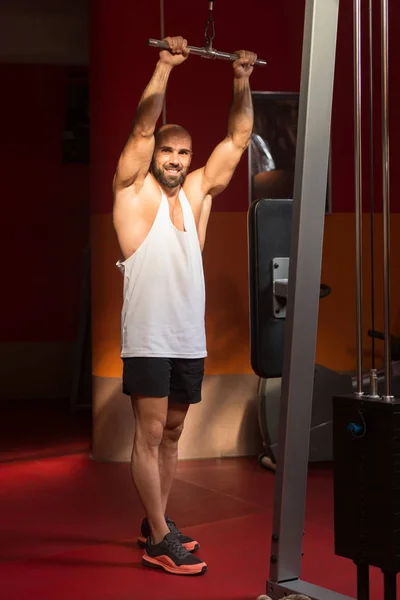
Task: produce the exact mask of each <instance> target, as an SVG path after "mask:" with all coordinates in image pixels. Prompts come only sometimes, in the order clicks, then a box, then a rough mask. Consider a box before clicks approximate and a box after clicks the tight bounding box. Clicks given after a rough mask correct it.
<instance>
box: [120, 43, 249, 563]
mask: <svg viewBox="0 0 400 600" xmlns="http://www.w3.org/2000/svg"><path fill="white" fill-rule="evenodd" d="M166 41H167V42H168V45H169V50H163V51H161V52H160V56H159V60H158V62H157V65H156V68H155V71H154V73H153V76H152V78H151V80H150V82H149V84H148V86H147V87H146V89H145V91H144V93H143V95H142V98H141V100H140V103H139V106H138V108H137V111H136V114H135V117H134V121H133V126H132V130H131V133H130V136H129V138H128V140H127V143H126V145H125V147H124V149H123V151H122V153H121V156H120V158H119V161H118V165H117V169H116V173H115V176H114V184H113V190H114V226H115V229H116V233H117V237H118V241H119V245H120V248H121V252H122V255H123V257H124V258H123V260H121V261H119V262H118V266H119V267H120V268H121V270H122V272H123V274H124V302H123V308H122V323H121V335H122V349H121V357H122V359H123V391H124V393H125V394H127V395H129V396H131V399H132V406H133V411H134V416H135V425H136V426H135V438H134V444H133V452H132V461H131V470H132V478H133V481H134V484H135V487H136V489H137V491H138V494H139V497H140V499H141V502H142V504H143V507H144V510H145V513H146V518H145V519H144V520H143V522H142V527H141V536H140V537H139V543H141V545H142V546H144V547H145V552H144V555H143V563H144V564H145V565H146V566H149V567H158V568H162V569H164V570H165V571H167V572H168V573H172V574H186V575H195V574H200V573H204V572H205V571H206V570H207V565H206V564H205V563H204V562H203V561H202V560H200V559H199V558H198V557H197V556H195V555H194V554H193V552H194V551H195V550H198V549H199V547H200V546H199V544H198V542H197V541H196V540H192V539H191V538H188V537H186V536H183V535H182V534H181V533H180V531H179V530H178V529H177V527H176V526H175V524H174V523H173V522H172V521H171V520H170V519H168V517H166V514H165V513H166V507H167V501H168V496H169V492H170V489H171V485H172V482H173V479H174V475H175V469H176V464H177V456H178V440H179V437H180V435H181V433H182V429H183V424H184V420H185V417H186V414H187V411H188V408H189V406H190V404H194V403H197V402H200V400H201V387H202V380H203V375H204V359H205V357H206V355H207V351H206V338H205V325H204V312H205V290H204V275H203V263H202V250H203V247H204V241H205V237H206V229H207V222H208V218H209V214H210V210H211V203H212V200H213V198H215V196H217V195H218V194H220V193H221V192H222V191H223V190H224V189H225V188H226V186H227V185H228V183H229V181H230V180H231V178H232V175H233V173H234V171H235V169H236V166H237V164H238V163H239V160H240V158H241V156H242V154H243V152H244V151H245V150H246V148H247V146H248V143H249V140H250V136H251V132H252V127H253V106H252V98H251V92H250V86H249V77H250V74H251V73H252V71H253V66H254V63H255V61H256V58H257V57H256V55H255V54H253V53H251V52H245V51H241V52H240V53H239V54H240V58H239V59H238V60H237V61H236V62H235V63H234V64H233V71H234V84H233V99H232V105H231V108H230V113H229V120H228V132H227V136H226V138H225V139H224V140H223V141H222V142H221V143H220V144H219V145H218V146H217V147H216V148H215V150H214V151H213V153H212V154H211V156H210V158H209V160H208V161H207V164H206V165H205V166H204V167H203V168H202V169H199V170H197V171H194V172H192V173H190V174H188V171H189V167H190V163H191V159H192V141H191V137H190V135H189V133H188V132H187V131H186V130H185V129H183V127H180V126H178V125H164V126H163V127H161V128H160V129H158V130H157V131H155V129H156V124H157V121H158V119H159V117H160V114H161V111H162V107H163V102H164V97H165V93H166V88H167V83H168V79H169V77H170V75H171V72H172V70H173V69H174V68H175V67H177V66H178V65H180V64H182V63H184V62H185V61H186V60H187V58H188V56H189V50H188V48H187V41H186V40H184V39H183V38H182V37H167V38H166Z"/></svg>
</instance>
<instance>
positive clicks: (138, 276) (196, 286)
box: [117, 190, 207, 358]
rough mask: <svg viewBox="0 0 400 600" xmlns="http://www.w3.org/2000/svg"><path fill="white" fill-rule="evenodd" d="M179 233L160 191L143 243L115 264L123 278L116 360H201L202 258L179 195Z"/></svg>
mask: <svg viewBox="0 0 400 600" xmlns="http://www.w3.org/2000/svg"><path fill="white" fill-rule="evenodd" d="M179 200H180V203H181V207H182V213H183V222H184V229H185V231H180V230H178V229H177V228H176V227H175V226H174V225H173V223H172V221H171V218H170V214H169V203H168V200H167V198H166V196H165V194H164V193H163V192H162V191H161V203H160V207H159V209H158V212H157V215H156V218H155V220H154V223H153V226H152V228H151V229H150V232H149V234H148V235H147V237H146V239H145V241H144V242H143V243H142V245H141V246H140V247H139V248H138V250H137V251H136V252H134V254H132V256H130V257H129V258H128V259H127V260H125V261H118V262H117V266H118V267H119V268H120V269H121V271H122V273H123V275H124V287H123V290H124V291H123V307H122V315H121V357H130V356H132V357H134V356H142V357H164V358H204V357H205V356H207V350H206V335H205V322H204V319H205V285H204V271H203V259H202V254H201V249H200V244H199V238H198V234H197V228H196V223H195V220H194V216H193V212H192V209H191V206H190V204H189V202H188V200H187V198H186V195H185V193H184V191H183V190H181V191H180V193H179Z"/></svg>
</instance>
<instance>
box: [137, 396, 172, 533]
mask: <svg viewBox="0 0 400 600" xmlns="http://www.w3.org/2000/svg"><path fill="white" fill-rule="evenodd" d="M132 406H133V411H134V414H135V421H136V422H135V439H134V443H133V451H132V460H131V473H132V479H133V482H134V484H135V487H136V489H137V491H138V494H139V497H140V500H141V502H142V504H143V508H144V510H145V513H146V516H147V519H148V521H149V525H150V528H151V532H152V539H153V543H155V544H158V543H159V542H161V541H162V540H163V538H164V537H165V535H166V534H167V533H169V529H168V526H167V524H166V522H165V517H164V509H163V503H162V495H161V482H160V471H159V447H160V444H161V442H162V439H163V433H164V427H165V424H166V421H167V407H168V398H143V397H136V398H132Z"/></svg>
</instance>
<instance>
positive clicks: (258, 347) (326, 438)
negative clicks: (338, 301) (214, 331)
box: [248, 199, 400, 470]
mask: <svg viewBox="0 0 400 600" xmlns="http://www.w3.org/2000/svg"><path fill="white" fill-rule="evenodd" d="M292 204H293V201H292V200H268V199H263V200H257V201H255V202H253V204H252V205H251V206H250V208H249V213H248V240H249V243H248V247H249V284H250V307H251V309H250V341H251V365H252V369H253V371H254V372H255V373H256V374H257V375H258V376H259V377H260V382H259V388H258V395H259V413H258V414H259V425H260V430H261V434H262V439H263V446H264V453H263V454H261V455H260V457H259V460H260V464H261V465H262V466H264V467H267V468H269V469H272V470H275V468H276V462H277V457H278V432H279V408H280V396H281V377H282V369H283V355H284V336H285V331H284V330H285V321H286V302H287V289H288V272H289V260H290V257H289V253H290V242H291V231H292ZM330 293H331V289H330V287H329V286H328V285H326V284H321V285H320V299H321V298H325V297H326V296H328V295H329V294H330ZM368 333H369V336H370V337H371V338H372V339H373V340H375V339H376V338H377V339H383V334H382V333H380V332H377V331H372V330H370V331H369V332H368ZM391 354H392V359H393V363H392V367H393V371H394V373H395V375H396V383H397V385H400V378H399V375H400V339H399V338H395V337H393V338H392V350H391ZM374 376H375V377H376V380H377V384H378V385H381V384H382V383H383V379H384V377H383V376H384V370H383V369H381V370H379V371H378V370H376V371H374ZM370 379H371V374H370V372H365V373H363V383H362V385H363V390H364V391H366V390H368V389H369V385H370ZM356 385H357V377H356V374H355V373H340V372H336V371H334V370H332V369H328V368H327V367H324V366H322V365H318V364H317V365H315V370H314V386H313V404H312V416H311V429H310V450H309V460H310V462H321V461H331V460H332V459H333V438H332V419H333V415H332V395H342V394H347V393H349V394H351V393H352V391H353V390H354V389H355V388H356Z"/></svg>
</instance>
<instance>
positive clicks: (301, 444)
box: [267, 0, 399, 600]
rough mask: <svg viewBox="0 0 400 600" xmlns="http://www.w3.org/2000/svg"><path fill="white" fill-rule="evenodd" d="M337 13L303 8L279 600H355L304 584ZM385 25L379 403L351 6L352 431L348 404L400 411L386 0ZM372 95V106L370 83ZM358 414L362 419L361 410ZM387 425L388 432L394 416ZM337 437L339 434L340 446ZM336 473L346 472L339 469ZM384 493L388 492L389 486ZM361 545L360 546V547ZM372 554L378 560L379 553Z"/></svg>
mask: <svg viewBox="0 0 400 600" xmlns="http://www.w3.org/2000/svg"><path fill="white" fill-rule="evenodd" d="M338 9H339V0H307V1H306V9H305V25H304V40H303V58H302V75H301V93H300V107H299V125H298V144H297V151H296V169H295V190H294V202H293V217H292V246H291V257H292V258H291V262H290V274H289V277H288V298H287V307H286V328H285V349H284V362H283V377H282V391H281V403H280V431H279V446H280V455H279V460H278V464H277V472H276V483H275V502H274V516H273V534H272V543H271V555H270V578H269V580H268V582H267V593H268V594H269V596H271V598H273V600H278V599H279V598H282V596H283V595H284V596H286V595H288V594H291V593H298V594H304V595H307V596H308V597H310V598H311V599H312V600H352V599H350V598H349V597H347V596H344V595H342V594H339V593H337V592H334V591H331V590H327V589H324V588H321V587H318V586H315V585H313V584H311V583H308V582H305V581H302V580H301V579H300V570H301V557H302V546H303V530H304V512H305V501H306V487H307V474H308V456H309V431H310V416H311V408H312V396H313V374H314V364H315V347H316V335H317V324H318V305H319V289H320V288H319V286H320V272H321V261H322V242H323V231H324V216H325V215H324V212H325V197H326V182H327V173H328V159H329V145H330V124H331V111H332V97H333V82H334V70H335V55H336V39H337V24H338ZM369 9H370V43H371V44H372V35H371V33H372V2H371V0H370V4H369ZM381 21H382V23H381V26H382V42H381V43H382V46H381V63H382V130H383V135H382V139H383V144H382V145H383V151H382V167H383V223H384V313H385V314H384V325H385V327H384V329H385V334H384V348H385V389H384V393H383V394H382V396H381V397H380V396H379V395H378V394H377V389H376V387H375V386H376V381H374V370H372V372H371V383H372V384H373V385H372V388H371V394H370V395H369V396H368V395H364V393H363V387H362V386H363V370H362V356H363V354H362V330H361V326H362V187H361V186H362V177H361V175H362V156H361V147H362V146H361V0H354V120H355V127H354V139H355V192H356V232H355V233H356V275H357V287H356V308H357V328H356V337H357V388H356V391H354V393H353V396H349V397H348V398H344V399H343V407H344V408H343V414H344V415H345V417H344V422H345V423H347V421H346V418H347V417H346V409H347V406H348V405H349V404H350V405H352V404H353V405H355V406H356V407H357V406H361V404H362V403H363V404H364V405H369V409H368V410H369V411H370V414H371V413H372V414H373V413H374V411H375V410H376V406H377V405H378V404H379V403H381V404H382V405H385V404H386V406H387V407H388V410H387V411H386V414H387V413H390V411H392V412H393V408H394V409H395V405H396V404H398V403H399V401H398V400H395V399H394V398H393V396H392V395H391V376H392V373H391V348H390V200H389V125H388V0H381ZM371 56H372V50H370V61H371ZM370 89H371V106H372V84H371V88H370ZM371 110H372V109H371ZM371 119H372V117H371ZM371 137H372V136H371ZM371 193H372V191H371ZM374 384H375V385H374ZM334 401H335V408H336V411H337V414H338V423H339V425H340V417H341V416H342V415H341V413H340V410H341V409H342V406H341V402H342V400H341V398H335V400H334ZM391 407H392V408H391ZM358 410H359V414H360V416H361V417H362V413H361V409H360V408H359V409H358ZM385 418H386V422H385V423H386V424H387V423H388V420H387V416H386V417H385ZM389 419H390V417H389ZM342 420H343V416H342ZM351 425H354V424H349V428H348V430H349V432H350V431H351V428H350V426H351ZM364 425H365V423H364ZM389 426H390V420H389ZM355 427H357V426H355ZM342 429H343V427H342V428H340V427H339V428H338V431H339V433H340V435H342V433H341V431H342ZM372 429H373V431H372V434H374V433H375V432H376V428H375V432H374V428H372ZM340 435H339V436H338V439H339V440H340ZM343 439H344V438H343ZM396 439H397V438H396ZM339 448H340V446H339ZM367 448H368V446H367ZM390 450H391V449H390V445H389V446H385V448H384V451H386V452H388V451H389V452H390ZM392 460H393V457H392ZM335 468H336V469H339V467H335ZM339 470H340V469H339ZM335 483H336V481H335ZM341 485H342V484H341ZM387 488H388V489H389V492H390V485H389V486H387ZM340 491H342V490H340ZM353 504H354V505H355V506H356V510H357V504H356V503H354V502H353ZM353 508H354V507H353ZM339 521H340V519H339ZM341 527H342V531H343V523H341V522H340V523H339V527H337V526H336V524H335V533H337V534H338V536H340V535H341V537H337V538H336V550H337V548H338V544H339V549H340V550H341V552H342V553H341V554H340V555H342V556H347V557H348V558H353V560H355V562H356V564H357V596H358V598H359V600H364V599H367V598H368V597H369V583H368V579H369V568H368V561H367V560H366V561H365V562H364V563H357V561H356V559H355V556H354V554H355V552H353V554H352V553H351V552H352V550H348V549H347V547H346V546H351V543H350V544H348V543H347V539H350V541H351V542H354V539H351V531H348V528H347V529H345V530H344V532H343V533H342V532H341V531H340V528H341ZM349 536H350V537H349ZM385 539H386V538H385ZM392 539H394V538H392ZM340 544H341V548H340ZM355 546H357V542H356V543H355ZM345 552H348V554H345ZM371 552H372V553H373V551H371ZM371 552H370V554H371ZM367 554H368V549H367ZM395 560H397V557H396V558H394V557H392V556H390V552H387V553H386V555H385V556H384V558H382V559H378V562H381V563H382V564H383V565H385V564H389V565H393V564H395ZM369 564H375V565H376V566H381V568H382V570H383V572H384V582H385V592H384V594H385V600H392V599H394V598H395V597H396V575H395V573H396V571H397V563H396V564H395V566H394V567H392V570H387V569H385V567H384V566H382V565H380V564H379V565H378V564H377V563H373V562H370V563H369ZM393 569H394V570H393Z"/></svg>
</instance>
